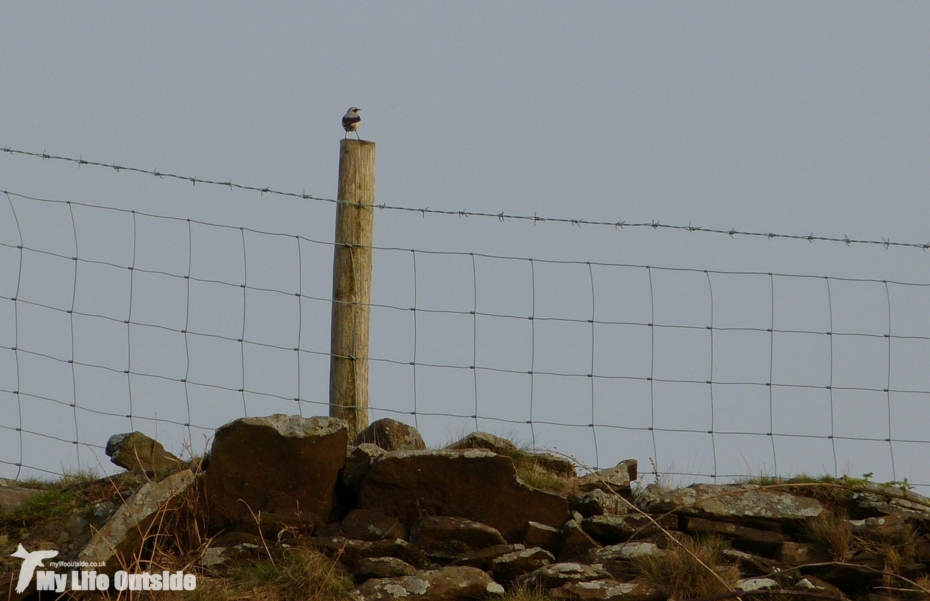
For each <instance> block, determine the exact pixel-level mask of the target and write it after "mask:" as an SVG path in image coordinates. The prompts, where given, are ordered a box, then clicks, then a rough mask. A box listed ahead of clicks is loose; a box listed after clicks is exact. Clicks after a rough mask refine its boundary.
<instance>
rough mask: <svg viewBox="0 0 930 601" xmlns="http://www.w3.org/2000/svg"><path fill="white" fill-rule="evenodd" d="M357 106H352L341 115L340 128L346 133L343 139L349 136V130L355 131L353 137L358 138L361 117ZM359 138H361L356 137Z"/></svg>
mask: <svg viewBox="0 0 930 601" xmlns="http://www.w3.org/2000/svg"><path fill="white" fill-rule="evenodd" d="M359 110H360V109H358V108H357V107H354V106H353V107H352V108H350V109H349V110H347V111H346V114H345V115H344V116H343V117H342V129H344V130H346V135H345V136H344V137H343V140H344V139H345V138H347V137H348V136H349V132H350V131H354V132H355V137H356V138H358V131H356V130H358V126H359V125H361V124H362V118H361V116H359V114H358V111H359ZM358 139H359V140H361V138H358Z"/></svg>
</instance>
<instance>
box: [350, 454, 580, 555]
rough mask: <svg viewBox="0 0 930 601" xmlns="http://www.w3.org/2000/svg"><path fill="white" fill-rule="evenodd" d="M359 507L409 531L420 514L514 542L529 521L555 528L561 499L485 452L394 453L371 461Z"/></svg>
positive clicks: (563, 515) (561, 519)
mask: <svg viewBox="0 0 930 601" xmlns="http://www.w3.org/2000/svg"><path fill="white" fill-rule="evenodd" d="M358 507H360V508H372V507H382V508H383V509H384V512H385V513H386V514H388V515H390V516H394V517H397V518H399V519H400V520H401V521H403V522H404V523H405V524H408V525H410V526H412V525H413V524H416V523H417V522H418V521H419V520H420V518H421V516H424V515H445V516H457V517H464V518H467V519H469V520H473V521H476V522H481V523H482V524H487V525H488V526H491V527H493V528H495V529H497V530H498V531H499V532H500V533H501V534H502V535H503V537H504V538H505V539H506V540H507V541H509V542H512V543H513V542H519V541H520V539H521V538H522V535H523V530H524V527H525V526H526V523H527V522H529V521H534V522H539V523H541V524H545V525H547V526H551V527H554V528H560V527H561V526H562V524H564V523H565V520H566V519H567V518H568V504H567V502H566V501H565V499H563V498H561V497H559V496H558V495H554V494H551V493H546V492H543V491H541V490H537V489H535V488H532V487H529V486H527V485H525V484H523V483H522V482H520V481H519V480H518V479H517V476H516V472H515V470H514V466H513V461H511V459H510V458H509V457H503V456H501V455H497V454H495V453H492V452H490V451H484V450H466V451H452V450H444V451H393V452H390V453H385V454H384V455H383V456H381V457H380V458H378V459H377V460H375V462H374V463H373V464H372V466H371V468H370V469H369V470H368V473H367V474H366V475H365V479H364V480H363V481H362V485H361V488H360V490H359V499H358Z"/></svg>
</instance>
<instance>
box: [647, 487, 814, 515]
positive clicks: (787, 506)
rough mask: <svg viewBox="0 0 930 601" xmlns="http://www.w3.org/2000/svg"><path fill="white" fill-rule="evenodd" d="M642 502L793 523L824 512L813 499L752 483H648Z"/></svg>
mask: <svg viewBox="0 0 930 601" xmlns="http://www.w3.org/2000/svg"><path fill="white" fill-rule="evenodd" d="M641 505H642V507H643V508H644V509H646V510H647V511H649V512H650V513H666V512H669V511H675V512H677V513H681V514H685V515H693V516H698V517H705V518H711V519H713V518H718V519H720V518H723V519H725V520H726V519H730V520H732V519H737V518H759V519H764V520H776V521H779V520H784V521H789V522H795V523H796V522H800V521H802V520H806V519H809V518H813V517H817V516H818V515H820V514H821V513H822V512H823V505H821V504H820V501H817V500H816V499H811V498H809V497H799V496H796V495H792V494H789V493H786V492H783V491H778V490H771V489H764V488H761V487H759V486H757V485H755V484H734V485H730V484H725V485H716V484H694V485H692V486H689V487H688V488H680V489H678V490H674V491H666V490H664V489H662V488H660V487H657V486H656V485H654V484H650V485H649V486H647V487H646V490H645V491H643V494H642V500H641Z"/></svg>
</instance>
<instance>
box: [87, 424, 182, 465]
mask: <svg viewBox="0 0 930 601" xmlns="http://www.w3.org/2000/svg"><path fill="white" fill-rule="evenodd" d="M105 453H106V454H107V457H109V458H110V461H112V462H113V463H115V464H116V465H118V466H120V467H122V468H125V469H127V470H130V471H132V470H143V471H146V472H156V473H163V472H168V471H177V470H178V469H180V467H181V460H180V459H178V458H177V457H175V456H174V455H172V454H171V453H169V452H168V451H166V450H165V447H163V446H162V445H161V443H160V442H158V441H157V440H154V439H152V438H149V437H148V436H146V435H145V434H143V433H142V432H129V433H128V434H114V435H113V436H111V437H110V439H109V440H108V441H107V447H106V450H105Z"/></svg>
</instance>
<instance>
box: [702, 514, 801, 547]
mask: <svg viewBox="0 0 930 601" xmlns="http://www.w3.org/2000/svg"><path fill="white" fill-rule="evenodd" d="M688 531H689V532H697V533H702V534H717V535H719V536H721V537H722V538H724V539H726V540H729V541H733V542H735V543H738V545H737V546H743V547H746V548H750V549H753V550H759V551H772V550H776V549H779V548H781V544H782V543H783V542H785V541H787V540H788V537H787V536H785V535H784V534H782V533H781V532H775V531H773V530H760V529H758V528H749V527H747V526H741V525H740V524H734V523H731V522H716V521H714V520H706V519H704V518H688Z"/></svg>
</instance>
